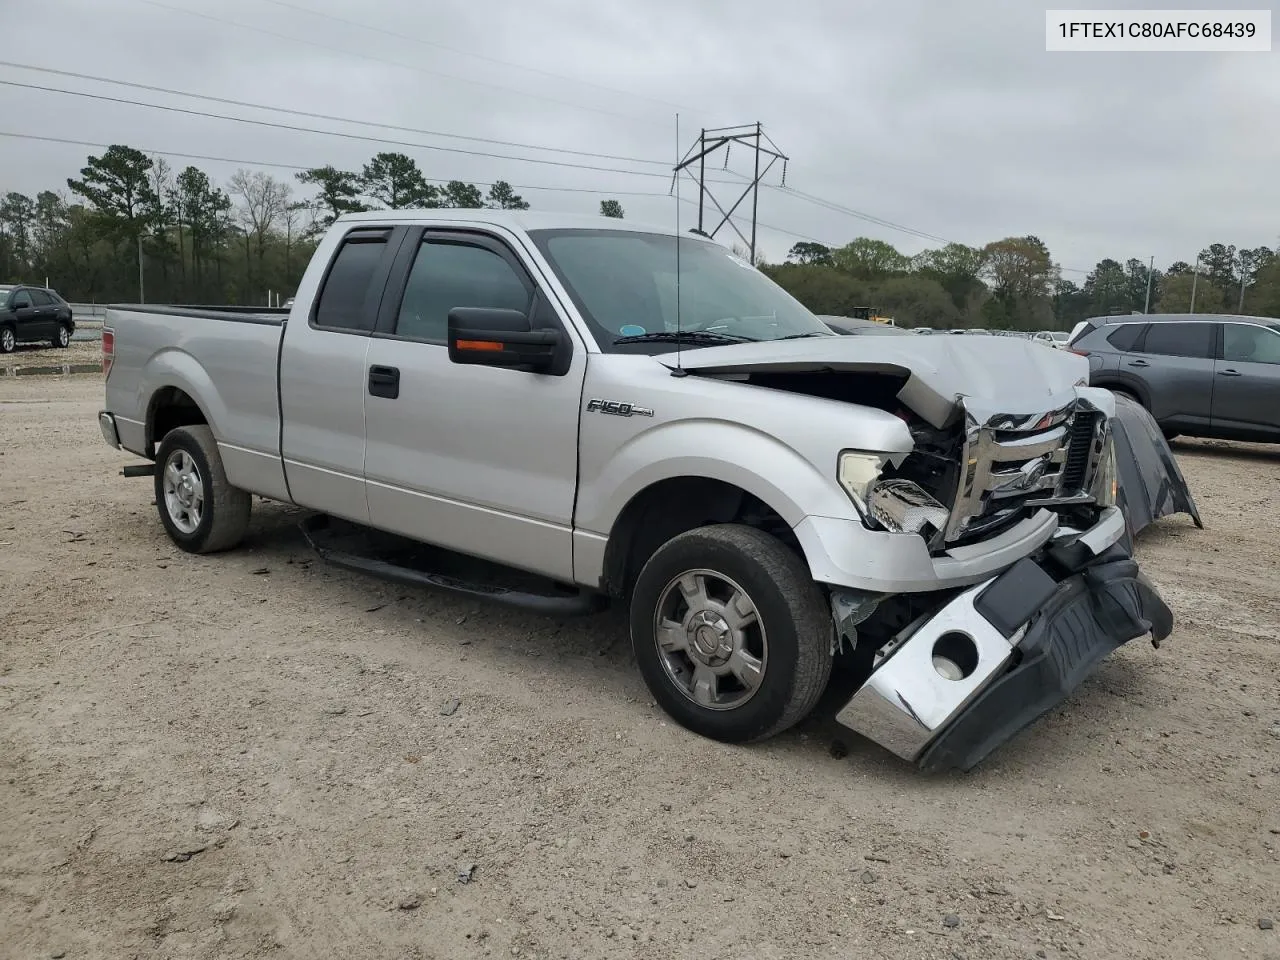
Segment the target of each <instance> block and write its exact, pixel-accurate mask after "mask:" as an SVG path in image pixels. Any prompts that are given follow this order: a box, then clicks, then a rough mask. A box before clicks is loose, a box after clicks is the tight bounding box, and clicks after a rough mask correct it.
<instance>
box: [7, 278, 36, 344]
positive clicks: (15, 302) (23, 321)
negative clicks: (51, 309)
mask: <svg viewBox="0 0 1280 960" xmlns="http://www.w3.org/2000/svg"><path fill="white" fill-rule="evenodd" d="M9 309H10V310H12V311H13V320H14V336H15V337H17V339H18V342H19V343H23V342H26V343H30V342H32V341H35V340H43V339H44V337H43V336H41V335H40V323H41V320H40V314H38V313H37V312H36V305H35V301H34V300H32V299H31V291H30V290H19V291H17V292H16V293H14V294H13V296H12V297H10V299H9Z"/></svg>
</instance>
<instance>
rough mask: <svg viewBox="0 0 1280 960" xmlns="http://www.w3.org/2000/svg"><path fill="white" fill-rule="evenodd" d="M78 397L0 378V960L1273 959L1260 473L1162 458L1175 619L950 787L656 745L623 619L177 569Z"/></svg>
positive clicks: (145, 495)
mask: <svg viewBox="0 0 1280 960" xmlns="http://www.w3.org/2000/svg"><path fill="white" fill-rule="evenodd" d="M100 400H101V384H100V382H98V381H97V380H96V378H93V377H80V378H66V379H54V378H50V379H45V378H30V379H20V380H5V381H0V557H2V558H3V560H4V571H5V577H4V579H3V582H2V584H0V616H2V617H3V620H0V711H2V713H0V716H2V717H3V720H2V722H0V810H2V811H3V814H4V815H3V817H0V955H2V956H4V957H6V958H7V957H13V958H35V957H62V956H64V955H65V956H66V957H68V958H81V957H85V958H88V957H93V958H104V960H106V958H111V960H115V958H122V957H136V958H162V957H164V958H169V957H175V958H176V957H200V958H205V957H208V958H214V957H217V958H224V957H226V958H231V957H236V958H249V957H252V958H257V957H268V956H271V957H299V958H302V957H305V958H312V957H327V956H342V957H345V958H353V960H354V958H366V957H368V958H379V960H383V958H392V957H395V958H428V957H483V956H508V957H512V956H524V957H535V956H536V957H565V958H569V957H573V958H579V957H586V958H590V957H611V958H614V957H645V958H648V957H653V958H673V957H700V958H720V957H759V958H782V957H788V958H796V957H801V958H804V957H834V956H841V957H859V958H864V957H884V958H895V960H913V958H921V960H924V958H940V960H953V958H966V957H967V958H972V960H979V958H981V960H1000V958H1020V960H1021V958H1033V957H1046V958H1058V957H1081V958H1086V957H1087V958H1098V957H1106V958H1110V957H1117V958H1120V957H1123V958H1127V960H1141V958H1161V960H1163V958H1168V957H1206V958H1215V960H1217V958H1222V957H1227V956H1247V957H1264V958H1265V957H1271V958H1277V957H1280V931H1277V930H1275V929H1265V928H1266V927H1268V923H1266V922H1263V921H1264V918H1267V919H1270V918H1274V919H1276V920H1280V856H1278V854H1277V848H1278V847H1280V804H1278V803H1277V801H1276V791H1277V786H1278V784H1280V777H1278V776H1277V774H1278V773H1280V687H1278V686H1277V684H1276V677H1277V676H1278V675H1280V674H1278V670H1277V668H1278V666H1280V650H1278V649H1277V635H1278V632H1280V600H1278V599H1277V597H1278V596H1280V572H1278V571H1280V545H1278V544H1277V542H1276V536H1275V532H1276V530H1277V529H1278V525H1277V515H1278V513H1280V499H1277V469H1276V468H1277V464H1278V463H1280V451H1278V450H1276V449H1267V448H1261V447H1244V446H1239V445H1236V446H1228V445H1225V444H1180V445H1179V446H1178V452H1179V456H1180V458H1181V460H1182V463H1183V466H1184V469H1185V471H1186V472H1187V474H1188V478H1189V480H1190V481H1191V483H1192V486H1193V489H1194V491H1195V493H1196V495H1197V497H1198V500H1199V503H1200V506H1201V509H1202V512H1203V515H1204V519H1205V523H1206V525H1207V529H1206V530H1204V531H1199V530H1196V529H1195V528H1194V527H1193V526H1192V525H1191V523H1190V521H1189V520H1187V519H1186V518H1182V517H1178V518H1168V519H1166V520H1164V521H1161V522H1160V523H1159V524H1158V525H1157V526H1156V527H1155V528H1153V529H1152V530H1150V531H1148V535H1146V536H1145V537H1144V538H1143V539H1142V542H1141V544H1140V559H1141V560H1142V562H1143V563H1144V566H1145V569H1146V570H1147V571H1148V573H1149V574H1150V576H1151V577H1152V578H1153V580H1155V582H1156V583H1157V585H1158V586H1159V587H1160V588H1161V590H1162V592H1163V594H1164V596H1165V597H1166V598H1167V600H1168V601H1169V602H1170V604H1171V605H1172V606H1173V607H1174V609H1175V613H1176V615H1177V617H1178V627H1177V629H1176V632H1175V633H1174V635H1173V637H1171V638H1170V640H1169V641H1168V642H1167V643H1166V644H1165V646H1164V647H1163V648H1162V649H1161V650H1159V651H1156V650H1153V649H1152V648H1151V647H1150V646H1149V645H1132V646H1131V647H1129V648H1125V649H1122V650H1121V651H1119V652H1118V653H1117V654H1115V655H1114V656H1113V657H1111V658H1110V659H1109V660H1108V661H1107V662H1106V663H1105V664H1104V665H1103V667H1102V668H1101V669H1100V671H1099V672H1098V673H1097V674H1096V675H1095V676H1094V677H1093V678H1092V679H1091V680H1090V681H1089V682H1088V683H1087V684H1086V686H1085V687H1084V688H1083V689H1082V690H1081V691H1080V692H1079V693H1078V695H1077V696H1075V697H1074V698H1073V699H1072V700H1071V701H1070V702H1069V703H1067V704H1066V705H1065V706H1064V707H1063V708H1062V709H1060V710H1058V711H1056V712H1055V713H1053V714H1052V715H1050V716H1049V717H1047V718H1045V720H1044V721H1042V722H1041V723H1040V724H1038V725H1037V726H1036V727H1035V728H1033V729H1032V730H1030V731H1028V732H1027V733H1026V734H1024V735H1023V736H1022V737H1020V738H1019V739H1017V740H1016V741H1015V742H1013V743H1012V744H1009V745H1008V746H1006V747H1005V748H1004V749H1003V750H1001V751H1000V752H999V753H997V754H996V755H995V756H993V757H992V758H991V759H990V760H989V761H988V762H987V763H986V764H985V765H984V766H983V767H981V768H980V769H979V770H977V771H975V772H973V773H972V774H969V775H948V776H942V777H933V778H927V777H923V776H921V775H919V774H917V773H915V772H913V771H912V770H911V769H909V768H908V767H906V766H905V765H903V764H902V763H900V762H898V761H897V760H896V759H894V758H893V757H891V756H889V755H887V754H885V753H884V752H882V751H880V750H879V749H877V748H875V747H873V746H871V745H870V744H867V743H866V742H864V741H861V740H859V739H858V738H856V737H853V736H852V735H846V734H843V733H841V730H840V728H839V727H838V726H837V725H835V724H834V722H833V721H832V719H831V717H832V715H833V713H834V710H835V708H836V704H835V703H834V702H827V703H824V705H823V706H822V707H821V708H820V710H819V712H818V714H817V715H816V716H815V717H814V718H813V719H812V720H810V721H809V722H807V723H806V724H805V725H804V726H803V727H802V728H801V729H798V730H796V731H793V732H791V733H788V734H787V735H784V736H782V737H780V738H777V739H776V740H773V741H770V742H768V743H767V744H764V745H761V746H756V747H752V748H733V747H728V746H722V745H718V744H715V743H712V742H709V741H706V740H701V739H698V738H697V737H695V736H693V735H691V734H688V733H686V732H684V731H682V730H681V729H680V728H678V727H676V726H674V725H673V724H671V723H669V722H667V721H666V719H665V717H664V715H663V714H662V713H661V712H660V711H658V710H657V709H656V708H655V707H654V706H653V705H652V704H651V701H650V699H649V697H648V696H647V694H646V691H645V689H644V687H643V685H642V684H641V682H640V680H639V678H638V676H637V673H636V671H635V669H634V665H633V663H632V660H631V654H630V651H629V649H628V643H627V638H626V633H625V630H624V627H623V625H622V621H621V620H620V619H619V618H618V617H616V616H611V615H604V616H601V617H597V618H594V619H591V620H586V621H573V622H564V623H560V622H556V621H552V620H548V619H542V618H539V617H535V616H528V615H523V614H521V613H515V612H509V611H503V610H500V609H496V608H492V607H487V606H482V605H478V604H475V603H471V602H468V601H462V600H458V599H454V598H451V597H447V596H440V595H436V594H432V593H428V592H425V591H418V590H412V589H405V588H395V587H389V586H386V585H384V584H382V583H380V582H378V581H374V580H370V579H366V578H362V577H360V576H357V575H354V574H347V573H344V572H341V571H335V570H330V569H326V567H325V566H324V565H323V564H322V563H320V562H319V561H315V562H313V561H312V559H311V557H310V555H309V554H308V552H307V551H306V549H305V546H304V545H303V543H302V542H301V540H300V537H299V536H298V534H297V533H296V528H295V526H294V524H295V522H296V520H297V519H298V516H299V515H298V514H297V513H296V512H295V511H292V510H289V509H287V508H284V507H281V506H278V505H268V504H257V503H255V520H254V522H253V526H252V530H251V535H250V538H249V540H248V541H247V543H246V544H245V546H243V547H242V548H241V549H239V550H237V551H235V552H233V553H230V554H226V555H222V556H217V557H208V558H197V557H191V556H187V555H185V554H182V553H180V552H179V551H177V550H176V549H175V548H174V547H173V546H172V545H171V544H170V542H169V541H168V540H167V539H166V537H165V536H164V534H163V532H162V530H161V528H160V525H159V522H158V520H157V518H156V516H155V512H154V508H153V507H151V506H150V503H151V490H150V481H148V480H125V479H123V478H121V477H120V476H119V475H118V471H119V467H120V465H121V464H122V463H123V462H127V458H126V457H123V456H121V455H120V454H118V453H117V452H115V451H112V450H110V449H109V448H107V447H106V446H105V445H103V443H102V442H101V439H100V437H99V435H98V430H97V426H96V422H95V412H96V411H97V409H98V406H99V404H100Z"/></svg>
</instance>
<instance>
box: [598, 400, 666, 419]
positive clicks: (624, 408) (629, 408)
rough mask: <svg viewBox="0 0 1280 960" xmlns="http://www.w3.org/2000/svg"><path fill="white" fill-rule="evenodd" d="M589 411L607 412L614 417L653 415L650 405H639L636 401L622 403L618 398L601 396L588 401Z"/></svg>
mask: <svg viewBox="0 0 1280 960" xmlns="http://www.w3.org/2000/svg"><path fill="white" fill-rule="evenodd" d="M587 413H607V414H609V415H610V416H613V417H652V416H653V411H652V410H650V409H649V408H648V407H637V406H636V405H635V404H634V403H621V402H619V401H617V400H601V399H599V398H595V399H592V400H588V401H587Z"/></svg>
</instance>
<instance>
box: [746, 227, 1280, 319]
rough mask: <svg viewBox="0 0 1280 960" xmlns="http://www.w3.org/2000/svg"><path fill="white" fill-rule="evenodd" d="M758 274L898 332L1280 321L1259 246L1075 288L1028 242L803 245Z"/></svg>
mask: <svg viewBox="0 0 1280 960" xmlns="http://www.w3.org/2000/svg"><path fill="white" fill-rule="evenodd" d="M760 269H761V270H763V271H764V272H765V273H767V274H769V276H771V277H773V279H774V280H776V281H777V282H778V283H780V284H781V285H782V286H783V287H786V288H787V290H789V291H790V292H791V294H792V295H793V296H795V297H796V298H797V299H798V300H800V301H801V302H802V303H804V304H805V306H807V307H808V308H809V309H810V310H813V311H814V312H815V313H825V314H832V315H836V316H841V315H847V314H849V313H850V312H851V311H852V310H854V309H855V308H858V307H870V308H872V309H875V310H878V311H879V313H880V314H881V315H883V316H892V317H894V319H895V320H896V321H897V322H898V323H900V324H903V325H905V326H929V327H938V328H969V327H983V328H987V329H1009V330H1053V329H1057V330H1069V329H1071V327H1072V326H1074V324H1075V323H1076V322H1077V321H1079V320H1083V319H1085V318H1086V317H1093V316H1107V315H1113V314H1125V313H1133V312H1139V313H1141V312H1144V311H1149V312H1151V313H1187V312H1192V311H1194V312H1196V313H1244V314H1250V315H1253V316H1268V317H1280V257H1277V253H1276V251H1274V250H1272V249H1270V248H1269V247H1265V246H1264V247H1256V248H1252V249H1249V248H1237V247H1236V246H1234V245H1230V244H1221V243H1214V244H1210V245H1209V246H1208V247H1206V248H1205V249H1204V250H1203V251H1201V253H1200V255H1199V258H1198V259H1197V262H1196V264H1195V266H1193V265H1191V264H1189V263H1186V262H1183V261H1177V262H1175V263H1171V264H1169V265H1168V266H1167V267H1165V268H1164V269H1160V268H1153V267H1151V266H1150V265H1149V264H1148V263H1144V262H1143V261H1141V260H1137V259H1129V260H1126V261H1124V262H1123V263H1122V262H1120V261H1119V260H1113V259H1110V258H1106V259H1103V260H1100V261H1098V263H1097V264H1096V265H1095V266H1094V268H1093V269H1092V270H1091V271H1090V272H1089V273H1088V274H1087V275H1086V276H1085V277H1084V279H1083V280H1081V281H1079V282H1077V281H1075V280H1068V279H1064V278H1063V276H1062V272H1063V271H1062V269H1061V267H1060V266H1058V264H1056V263H1055V262H1054V260H1053V258H1052V257H1051V256H1050V254H1049V249H1048V247H1047V246H1046V245H1045V243H1044V242H1043V241H1042V240H1040V239H1039V238H1038V237H1034V236H1026V237H1006V238H1005V239H1003V240H997V241H994V242H992V243H988V244H987V245H986V246H983V247H971V246H966V245H964V244H959V243H949V244H946V245H945V246H942V247H939V248H937V249H931V250H925V251H923V252H922V253H919V254H916V255H915V256H908V255H906V254H904V253H901V252H899V251H898V250H897V249H896V248H895V247H893V246H892V245H891V244H889V243H886V242H884V241H883V240H874V239H870V238H867V237H859V238H857V239H855V240H853V241H851V242H850V243H847V244H845V245H844V246H843V247H827V246H824V245H823V244H820V243H812V242H804V243H797V244H795V246H793V247H792V248H791V250H790V252H789V253H788V255H787V259H786V262H785V263H780V264H761V265H760Z"/></svg>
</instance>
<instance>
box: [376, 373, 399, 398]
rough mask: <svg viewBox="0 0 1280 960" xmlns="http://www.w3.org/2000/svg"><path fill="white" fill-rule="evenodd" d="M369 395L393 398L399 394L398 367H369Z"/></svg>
mask: <svg viewBox="0 0 1280 960" xmlns="http://www.w3.org/2000/svg"><path fill="white" fill-rule="evenodd" d="M369 395H370V396H373V397H386V398H387V399H388V400H395V399H396V398H397V397H399V396H400V368H399V367H370V368H369Z"/></svg>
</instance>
